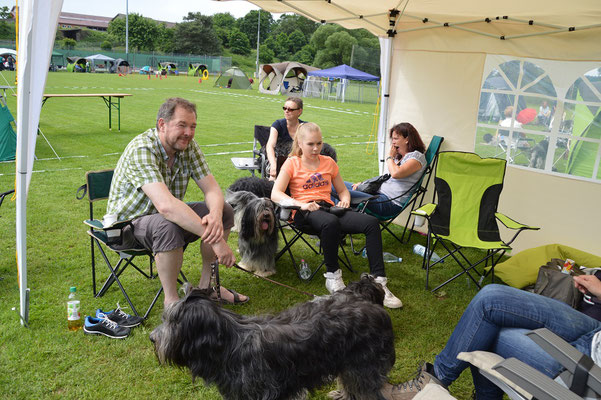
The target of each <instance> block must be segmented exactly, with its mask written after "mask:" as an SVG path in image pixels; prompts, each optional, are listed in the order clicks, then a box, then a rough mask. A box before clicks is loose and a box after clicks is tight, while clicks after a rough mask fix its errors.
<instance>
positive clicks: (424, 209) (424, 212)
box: [411, 203, 436, 218]
mask: <svg viewBox="0 0 601 400" xmlns="http://www.w3.org/2000/svg"><path fill="white" fill-rule="evenodd" d="M434 210H436V204H432V203H428V204H424V205H423V206H421V207H420V208H418V209H417V210H413V211H411V214H413V215H421V216H422V217H426V218H429V217H430V216H431V215H432V213H433V212H434Z"/></svg>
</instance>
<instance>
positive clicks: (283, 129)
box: [265, 97, 304, 181]
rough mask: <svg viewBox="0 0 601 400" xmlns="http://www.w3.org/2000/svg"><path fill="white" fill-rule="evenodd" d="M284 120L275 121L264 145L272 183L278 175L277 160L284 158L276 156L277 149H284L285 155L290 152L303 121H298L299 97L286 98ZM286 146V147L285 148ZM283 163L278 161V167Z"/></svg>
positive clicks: (301, 109) (299, 112)
mask: <svg viewBox="0 0 601 400" xmlns="http://www.w3.org/2000/svg"><path fill="white" fill-rule="evenodd" d="M282 108H283V109H284V118H282V119H278V120H276V121H275V122H274V123H273V124H272V125H271V129H270V131H269V139H268V140H267V144H266V145H265V152H266V153H267V160H268V161H269V180H270V181H274V180H275V177H276V175H277V173H278V159H282V158H285V155H284V154H276V144H277V145H278V148H280V149H283V148H284V147H286V151H285V153H288V152H289V151H290V147H288V146H290V145H291V144H292V140H293V139H294V136H295V135H296V130H297V129H298V126H299V125H300V124H302V123H303V122H304V121H302V120H300V119H299V118H300V116H301V114H302V113H303V100H302V99H301V98H299V97H288V98H287V99H286V102H285V103H284V107H282ZM287 144H288V146H286V145H287ZM281 163H283V161H280V165H281Z"/></svg>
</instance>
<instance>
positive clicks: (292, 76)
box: [259, 61, 319, 94]
mask: <svg viewBox="0 0 601 400" xmlns="http://www.w3.org/2000/svg"><path fill="white" fill-rule="evenodd" d="M317 70H319V68H315V67H311V66H309V65H305V64H301V63H298V62H292V61H286V62H281V63H275V64H262V65H260V66H259V92H261V93H266V94H280V93H282V94H286V93H289V92H297V91H298V92H300V91H301V90H302V87H303V82H304V81H305V79H307V73H308V72H309V71H317Z"/></svg>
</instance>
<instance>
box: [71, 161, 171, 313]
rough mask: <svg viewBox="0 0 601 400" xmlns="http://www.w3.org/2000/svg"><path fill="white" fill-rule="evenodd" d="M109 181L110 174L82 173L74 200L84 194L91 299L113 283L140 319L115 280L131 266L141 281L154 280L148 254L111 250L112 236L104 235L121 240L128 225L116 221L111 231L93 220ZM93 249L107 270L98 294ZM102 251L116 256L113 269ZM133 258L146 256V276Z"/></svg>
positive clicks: (149, 308)
mask: <svg viewBox="0 0 601 400" xmlns="http://www.w3.org/2000/svg"><path fill="white" fill-rule="evenodd" d="M112 179H113V170H102V171H90V172H87V173H86V184H85V185H83V186H82V187H80V188H79V189H78V199H83V197H84V196H86V194H87V198H88V201H89V206H90V219H87V220H85V221H84V224H86V225H87V226H88V227H89V230H88V231H87V233H88V235H89V236H90V254H91V257H92V287H93V292H94V296H95V297H101V296H103V295H104V294H105V293H106V291H107V290H108V289H109V288H110V287H111V286H112V284H113V283H117V285H118V286H119V288H120V289H121V292H122V293H123V295H124V296H125V299H126V300H127V302H128V303H129V306H130V307H131V309H132V311H133V313H134V314H135V315H140V314H139V313H138V311H137V310H136V307H135V306H134V304H133V303H132V301H131V299H130V297H129V295H128V294H127V292H126V290H125V288H124V287H123V284H122V283H121V280H120V279H119V277H120V276H121V274H122V273H123V272H124V271H125V270H126V268H127V267H128V266H130V265H131V266H132V267H133V268H134V269H135V270H137V271H138V272H139V273H141V274H142V275H143V276H144V277H146V278H148V279H153V278H155V277H156V275H155V274H153V271H152V269H153V268H152V264H153V257H152V253H151V252H149V251H147V250H145V249H128V250H115V249H114V248H112V247H111V246H112V244H113V243H112V240H114V239H112V235H111V237H109V235H108V233H107V232H108V231H110V230H113V231H118V234H117V239H116V240H117V241H118V240H119V239H121V238H122V236H121V235H122V233H123V231H122V229H123V228H124V227H126V226H127V225H128V224H130V221H118V222H116V223H114V224H112V225H111V229H105V227H104V225H103V222H102V220H99V219H95V218H94V203H95V202H97V201H100V200H106V199H108V196H109V191H110V188H111V181H112ZM95 249H97V250H98V252H99V253H100V255H101V257H102V258H103V260H104V262H105V264H106V265H107V267H108V269H109V276H108V278H107V279H106V281H105V282H104V284H103V285H102V288H101V289H100V290H98V291H97V290H96V253H95ZM105 249H109V250H111V251H113V252H116V253H117V254H119V261H118V262H117V263H116V264H115V265H113V264H112V263H111V261H110V260H109V258H108V256H107V254H106V252H105ZM136 256H148V257H149V259H150V266H149V272H148V273H146V272H145V271H143V270H142V269H140V268H139V267H138V266H137V265H136V264H134V263H133V259H134V258H135V257H136ZM161 292H162V287H161V289H159V291H158V293H157V294H156V296H155V297H154V299H153V301H152V303H151V304H150V306H149V307H148V309H147V311H146V313H145V314H144V316H143V317H144V318H146V317H148V314H149V313H150V311H151V310H152V308H153V306H154V304H155V303H156V301H157V300H158V298H159V296H160V294H161Z"/></svg>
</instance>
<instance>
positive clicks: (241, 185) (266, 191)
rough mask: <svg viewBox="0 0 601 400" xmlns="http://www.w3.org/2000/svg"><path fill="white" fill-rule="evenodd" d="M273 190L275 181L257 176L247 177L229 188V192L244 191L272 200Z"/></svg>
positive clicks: (239, 179)
mask: <svg viewBox="0 0 601 400" xmlns="http://www.w3.org/2000/svg"><path fill="white" fill-rule="evenodd" d="M271 189H273V181H270V180H268V179H263V178H258V177H256V176H246V177H244V178H238V179H236V181H235V182H234V183H232V185H231V186H230V187H229V188H228V191H230V192H240V191H243V190H244V191H247V192H251V193H253V194H254V195H255V196H257V197H267V198H268V199H270V198H271Z"/></svg>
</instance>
